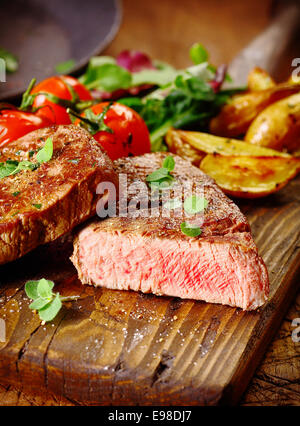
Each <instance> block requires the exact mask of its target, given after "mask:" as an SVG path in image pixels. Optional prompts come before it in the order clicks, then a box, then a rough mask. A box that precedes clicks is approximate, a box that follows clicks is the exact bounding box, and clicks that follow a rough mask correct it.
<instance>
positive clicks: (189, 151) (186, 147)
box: [165, 129, 206, 166]
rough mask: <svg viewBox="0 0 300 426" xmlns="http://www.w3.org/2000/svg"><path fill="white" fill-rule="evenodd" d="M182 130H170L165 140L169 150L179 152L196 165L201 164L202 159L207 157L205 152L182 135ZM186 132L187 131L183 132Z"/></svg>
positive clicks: (178, 153) (174, 152)
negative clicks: (193, 145) (194, 146)
mask: <svg viewBox="0 0 300 426" xmlns="http://www.w3.org/2000/svg"><path fill="white" fill-rule="evenodd" d="M180 133H181V132H180V131H177V130H173V129H171V130H169V131H168V133H167V135H166V138H165V141H166V144H167V145H168V148H169V151H170V152H172V153H173V154H177V155H179V156H180V157H182V158H184V159H185V160H189V161H190V162H191V163H192V164H194V165H195V166H199V164H200V163H201V160H202V159H203V158H204V157H205V155H206V154H205V153H204V152H201V151H199V150H198V149H195V148H193V147H192V146H191V145H190V144H189V143H188V142H186V141H185V140H184V138H183V137H181V134H180ZM183 133H185V132H183Z"/></svg>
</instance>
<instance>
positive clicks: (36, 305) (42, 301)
mask: <svg viewBox="0 0 300 426" xmlns="http://www.w3.org/2000/svg"><path fill="white" fill-rule="evenodd" d="M53 287H54V282H53V281H49V280H46V279H45V278H42V279H40V280H38V281H27V283H26V284H25V292H26V295H27V296H28V297H29V298H30V299H32V300H33V302H32V303H31V304H30V305H29V308H30V309H32V310H34V311H38V313H39V316H40V318H41V320H42V321H45V322H48V321H52V320H53V319H54V318H55V317H56V315H57V314H58V312H59V311H60V309H61V307H62V302H67V301H71V300H76V299H78V298H79V296H69V297H62V296H60V294H59V293H53V292H52V289H53Z"/></svg>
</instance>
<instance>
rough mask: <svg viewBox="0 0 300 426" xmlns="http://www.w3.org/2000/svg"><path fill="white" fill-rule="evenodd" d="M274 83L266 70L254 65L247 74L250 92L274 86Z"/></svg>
mask: <svg viewBox="0 0 300 426" xmlns="http://www.w3.org/2000/svg"><path fill="white" fill-rule="evenodd" d="M275 86H276V83H275V81H274V80H273V78H272V77H271V76H270V74H269V73H267V71H265V70H263V69H262V68H259V67H255V68H253V70H251V71H250V73H249V74H248V89H249V90H250V92H256V91H257V90H266V89H270V88H272V87H275Z"/></svg>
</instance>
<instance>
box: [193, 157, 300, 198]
mask: <svg viewBox="0 0 300 426" xmlns="http://www.w3.org/2000/svg"><path fill="white" fill-rule="evenodd" d="M200 169H201V170H203V171H204V172H205V173H206V174H208V175H209V176H211V177H212V178H213V179H215V181H216V182H217V184H218V185H219V186H220V187H221V188H222V190H223V191H224V192H225V193H227V194H229V195H232V196H235V197H240V198H259V197H263V196H265V195H268V194H271V193H273V192H276V191H278V190H279V189H280V188H282V187H283V186H284V185H286V184H287V183H288V181H289V180H291V179H292V178H293V177H294V176H296V174H297V173H298V172H299V171H300V158H293V157H290V158H282V157H277V158H274V157H263V158H262V157H249V156H242V157H241V156H231V157H228V156H227V157H225V156H222V155H207V156H206V157H205V158H204V159H203V160H202V161H201V164H200Z"/></svg>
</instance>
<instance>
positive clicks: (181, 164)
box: [72, 153, 269, 310]
mask: <svg viewBox="0 0 300 426" xmlns="http://www.w3.org/2000/svg"><path fill="white" fill-rule="evenodd" d="M163 158H164V154H161V153H159V154H147V155H145V156H143V157H135V158H132V159H123V160H122V161H120V160H118V162H117V163H115V166H116V168H117V171H118V172H119V171H120V170H119V169H118V168H119V165H120V164H123V166H122V167H121V169H122V170H123V171H124V169H127V171H131V172H133V170H134V169H136V170H137V172H136V176H138V178H139V179H143V178H144V177H145V176H146V175H147V174H149V172H150V173H151V171H153V170H156V169H157V168H158V167H160V166H161V163H162V160H163ZM174 159H175V164H176V165H175V169H174V171H173V173H172V174H173V176H174V178H175V179H178V180H180V179H181V180H182V181H184V182H185V183H186V182H187V181H188V180H192V181H193V185H194V184H195V183H196V182H198V186H197V189H198V190H199V189H200V190H201V191H202V193H203V194H204V196H205V199H206V200H207V202H208V204H207V208H206V209H205V210H204V212H202V214H201V215H199V216H198V217H197V215H196V219H195V218H194V221H196V222H197V220H198V221H199V220H201V231H202V232H201V234H200V235H198V236H196V237H191V236H188V235H186V234H184V233H183V232H182V230H181V224H182V222H183V221H185V220H187V215H186V213H184V212H183V215H184V217H182V216H181V215H179V214H176V213H177V212H176V209H172V210H169V211H168V213H166V208H165V207H162V206H160V207H155V208H154V209H152V211H151V212H148V214H151V216H147V215H145V214H144V213H145V211H142V210H141V211H140V214H139V215H138V217H136V216H137V214H136V212H135V213H134V214H132V213H129V214H128V215H127V217H112V218H108V219H105V220H95V221H94V222H92V223H91V224H89V225H88V226H87V227H85V228H84V229H82V230H81V231H80V232H79V234H78V235H77V237H76V239H75V243H74V253H73V256H72V262H73V263H74V265H75V267H76V268H77V271H78V274H79V278H80V280H81V281H82V283H84V284H91V285H94V286H102V287H106V288H110V289H118V290H134V291H142V292H144V293H148V292H151V293H154V294H157V295H167V296H175V297H180V298H184V299H196V300H204V301H206V302H211V303H221V304H226V305H230V306H236V307H240V308H242V309H245V310H251V309H256V308H257V307H259V306H261V305H262V304H263V303H264V302H265V301H266V299H267V296H268V292H269V281H268V273H267V270H266V267H265V265H264V262H263V260H262V259H261V257H260V256H259V255H258V251H257V248H256V246H255V244H254V241H253V239H252V236H251V233H250V229H249V225H248V223H247V221H246V219H245V217H244V216H243V215H242V213H241V212H240V210H239V209H238V207H237V206H236V205H235V204H234V203H233V202H232V201H231V200H229V199H228V198H227V197H226V196H225V195H224V194H223V193H222V191H221V190H220V189H219V188H218V187H217V186H216V184H215V183H214V181H213V180H211V179H210V178H209V177H208V176H206V175H205V174H203V173H202V172H201V171H200V170H199V169H197V168H196V167H194V166H191V164H190V163H188V162H187V161H185V160H182V159H181V158H180V157H175V156H174ZM145 164H146V165H147V167H145ZM193 185H192V186H193ZM199 223H200V222H199Z"/></svg>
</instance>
